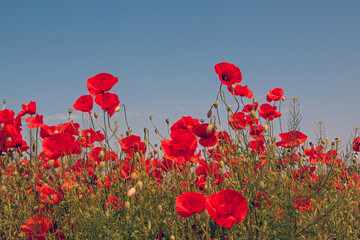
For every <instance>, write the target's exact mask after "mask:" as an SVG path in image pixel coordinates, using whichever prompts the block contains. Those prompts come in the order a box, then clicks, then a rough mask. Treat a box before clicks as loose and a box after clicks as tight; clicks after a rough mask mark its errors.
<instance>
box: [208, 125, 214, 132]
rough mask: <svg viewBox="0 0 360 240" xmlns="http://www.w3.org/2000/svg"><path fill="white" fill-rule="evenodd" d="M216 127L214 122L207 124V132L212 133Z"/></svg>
mask: <svg viewBox="0 0 360 240" xmlns="http://www.w3.org/2000/svg"><path fill="white" fill-rule="evenodd" d="M213 129H214V126H213V125H212V124H209V125H207V127H206V133H207V134H210V133H211V132H212V130H213Z"/></svg>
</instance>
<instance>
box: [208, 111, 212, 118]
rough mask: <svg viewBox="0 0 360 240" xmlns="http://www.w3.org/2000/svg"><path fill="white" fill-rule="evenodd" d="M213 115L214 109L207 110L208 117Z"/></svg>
mask: <svg viewBox="0 0 360 240" xmlns="http://www.w3.org/2000/svg"><path fill="white" fill-rule="evenodd" d="M211 115H212V111H211V110H209V111H208V112H207V117H208V118H210V117H211Z"/></svg>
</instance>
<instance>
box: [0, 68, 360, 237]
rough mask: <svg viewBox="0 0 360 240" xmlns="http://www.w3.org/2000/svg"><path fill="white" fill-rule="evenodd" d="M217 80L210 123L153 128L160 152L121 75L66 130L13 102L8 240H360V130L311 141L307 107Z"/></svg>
mask: <svg viewBox="0 0 360 240" xmlns="http://www.w3.org/2000/svg"><path fill="white" fill-rule="evenodd" d="M214 70H215V74H214V77H215V78H218V80H219V83H220V87H219V89H218V92H217V96H216V99H213V100H212V99H209V101H210V104H209V110H208V112H207V119H196V118H193V117H192V116H183V117H181V118H180V119H178V120H177V121H176V122H174V123H170V121H169V119H166V120H165V122H166V126H167V130H168V133H167V134H168V136H169V137H165V135H164V134H163V133H161V132H160V131H159V129H158V128H157V127H156V125H155V124H154V123H153V121H152V117H150V121H151V123H152V125H153V127H154V129H155V131H154V136H153V137H155V138H156V139H157V141H151V140H150V136H151V134H150V130H149V129H147V128H144V129H143V134H142V135H141V136H139V135H136V134H134V132H133V130H132V129H131V128H130V123H129V122H128V119H127V115H126V110H127V109H126V107H125V104H124V103H120V101H119V97H118V95H117V94H116V93H113V92H111V90H112V88H113V86H114V85H115V84H117V83H118V81H119V79H118V78H117V77H116V76H113V75H112V74H110V73H99V74H97V75H95V76H93V77H90V78H89V79H88V80H87V83H86V87H87V90H88V92H89V94H88V95H82V96H80V97H79V98H78V99H74V104H73V106H72V108H70V109H69V110H68V121H67V122H62V123H58V124H56V125H46V124H44V122H43V115H41V114H39V113H37V110H36V102H34V101H30V102H29V104H22V111H20V112H18V113H15V112H14V111H13V110H11V109H7V108H6V101H5V100H4V102H3V110H0V129H1V130H0V167H1V172H0V180H1V181H0V212H1V220H0V238H1V239H28V240H29V239H171V240H174V239H359V238H360V227H359V226H360V225H359V221H360V209H359V204H360V202H359V200H360V175H359V174H360V169H359V167H358V164H359V160H358V155H357V152H360V133H359V129H358V128H357V127H355V128H354V132H353V134H352V136H351V137H350V139H349V143H347V144H346V143H344V144H342V142H341V141H340V140H339V139H334V141H330V140H329V139H328V138H326V137H325V134H324V131H325V130H324V124H323V122H322V121H319V123H318V134H317V136H318V138H317V139H315V140H313V141H310V140H309V139H308V136H307V135H306V133H303V132H301V131H300V125H301V118H302V116H301V112H300V109H299V104H298V99H297V98H296V97H289V96H286V93H285V92H284V91H283V89H282V88H281V87H280V86H279V87H276V88H274V89H271V90H269V93H268V94H267V95H266V98H265V99H266V102H264V103H260V102H258V101H257V100H256V99H255V98H254V94H253V91H252V90H251V89H249V88H248V85H242V84H243V82H244V81H243V78H242V73H241V71H240V68H239V67H237V66H235V65H234V64H231V63H227V62H221V63H218V64H216V65H215V67H214ZM240 83H241V84H240ZM94 103H95V105H94ZM284 104H287V106H288V112H287V113H283V112H281V109H282V108H284ZM96 106H97V107H99V111H98V112H96V111H94V107H96ZM221 107H222V108H223V109H225V112H226V114H224V113H220V111H219V108H221ZM75 111H79V112H82V113H83V118H84V119H83V123H82V125H80V124H79V123H76V122H75V121H73V120H72V114H73V113H74V112H75ZM116 112H119V114H118V115H117V116H120V117H121V119H114V113H116ZM284 114H288V116H289V118H288V120H287V122H284V121H282V119H283V116H284ZM120 125H121V127H123V128H125V129H126V131H124V132H122V131H121V128H120ZM141 131H142V130H141Z"/></svg>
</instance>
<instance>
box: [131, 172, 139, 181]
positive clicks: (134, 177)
mask: <svg viewBox="0 0 360 240" xmlns="http://www.w3.org/2000/svg"><path fill="white" fill-rule="evenodd" d="M130 178H131V180H133V181H135V180H136V179H137V174H136V173H135V172H133V173H132V174H131V175H130Z"/></svg>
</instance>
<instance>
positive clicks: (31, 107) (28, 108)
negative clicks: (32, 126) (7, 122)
mask: <svg viewBox="0 0 360 240" xmlns="http://www.w3.org/2000/svg"><path fill="white" fill-rule="evenodd" d="M26 114H30V115H33V114H36V102H33V101H30V103H29V104H28V105H26V104H22V111H21V112H19V113H18V116H19V117H22V116H24V115H26Z"/></svg>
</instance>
